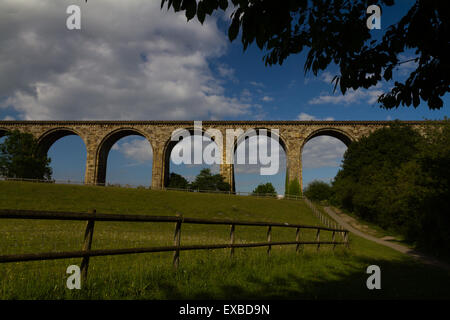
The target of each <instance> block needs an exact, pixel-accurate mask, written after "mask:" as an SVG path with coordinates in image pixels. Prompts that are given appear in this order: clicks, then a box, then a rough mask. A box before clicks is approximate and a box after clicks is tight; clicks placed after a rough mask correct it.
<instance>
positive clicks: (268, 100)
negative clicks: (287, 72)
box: [261, 96, 273, 102]
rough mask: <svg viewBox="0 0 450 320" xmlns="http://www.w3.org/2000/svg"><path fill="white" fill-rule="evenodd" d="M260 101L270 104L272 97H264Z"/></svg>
mask: <svg viewBox="0 0 450 320" xmlns="http://www.w3.org/2000/svg"><path fill="white" fill-rule="evenodd" d="M261 100H262V101H265V102H270V101H273V98H272V97H269V96H264V97H262V99H261Z"/></svg>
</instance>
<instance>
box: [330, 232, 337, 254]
mask: <svg viewBox="0 0 450 320" xmlns="http://www.w3.org/2000/svg"><path fill="white" fill-rule="evenodd" d="M335 233H336V231H334V230H333V235H332V237H331V241H332V242H333V250H334V248H335V247H336V243H335V241H334V239H335Z"/></svg>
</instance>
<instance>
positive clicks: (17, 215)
mask: <svg viewBox="0 0 450 320" xmlns="http://www.w3.org/2000/svg"><path fill="white" fill-rule="evenodd" d="M0 219H40V220H72V221H87V224H86V230H85V234H84V243H83V246H82V250H80V251H66V252H44V253H28V254H13V255H0V263H6V262H21V261H36V260H54V259H68V258H82V262H81V274H82V278H83V279H86V278H87V271H88V267H89V258H90V257H96V256H109V255H122V254H136V253H150V252H168V251H172V252H174V256H173V265H174V267H175V268H177V267H178V265H179V259H180V251H185V250H204V249H230V255H231V256H233V254H234V249H236V248H252V247H267V254H268V255H270V252H271V249H272V246H274V245H294V244H295V245H296V252H298V251H299V249H300V246H301V245H316V246H317V250H319V248H320V246H321V245H332V246H333V249H334V248H335V247H336V245H345V246H346V247H348V231H347V230H345V229H341V228H329V227H321V226H312V225H300V224H288V223H276V222H258V221H238V220H220V219H198V218H187V217H183V216H150V215H133V214H126V215H125V214H102V213H97V212H96V211H95V210H91V211H90V212H88V213H79V212H52V211H31V210H0ZM96 221H120V222H159V223H161V222H163V223H164V222H165V223H167V222H172V223H175V232H174V244H173V246H160V247H144V248H127V249H101V250H92V249H91V247H92V238H93V234H94V224H95V222H96ZM185 223H189V224H203V225H229V226H230V241H229V243H222V244H209V245H181V227H182V224H185ZM236 226H257V227H267V228H268V229H267V242H255V243H235V227H236ZM272 227H281V228H295V229H296V237H295V241H272ZM301 229H313V230H316V236H315V240H314V241H300V235H301ZM321 231H325V232H332V240H331V241H320V232H321ZM337 234H340V235H341V236H342V241H336V235H337Z"/></svg>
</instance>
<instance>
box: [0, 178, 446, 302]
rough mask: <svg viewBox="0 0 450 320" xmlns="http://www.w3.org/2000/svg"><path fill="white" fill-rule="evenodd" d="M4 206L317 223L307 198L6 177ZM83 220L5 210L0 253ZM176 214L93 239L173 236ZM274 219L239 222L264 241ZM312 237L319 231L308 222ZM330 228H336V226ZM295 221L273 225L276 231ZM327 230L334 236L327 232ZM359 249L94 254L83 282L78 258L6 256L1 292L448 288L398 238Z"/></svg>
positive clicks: (382, 294)
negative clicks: (76, 271) (175, 261)
mask: <svg viewBox="0 0 450 320" xmlns="http://www.w3.org/2000/svg"><path fill="white" fill-rule="evenodd" d="M0 208H17V209H35V210H39V209H41V210H43V209H45V210H55V211H57V210H62V211H64V210H67V211H87V210H88V209H90V208H96V209H97V211H98V212H102V213H139V214H152V215H174V214H177V213H181V214H183V215H185V216H189V217H202V218H230V219H241V220H262V221H276V222H290V223H303V224H318V221H317V220H316V219H315V218H314V216H313V215H312V214H311V212H310V211H309V210H308V208H307V207H306V206H305V204H304V203H303V202H300V201H284V200H275V199H254V198H249V197H236V196H228V195H211V194H192V193H183V192H162V191H161V192H158V191H149V190H134V189H122V188H113V187H111V188H105V187H82V186H64V185H51V184H49V185H45V184H33V183H15V182H0ZM84 225H85V224H84V223H81V222H59V221H30V220H28V221H23V220H0V254H8V253H9V254H13V253H19V252H36V251H49V250H78V249H80V247H81V243H82V237H83V232H84ZM173 227H174V225H173V224H143V223H142V224H140V223H139V224H137V223H106V222H104V223H97V224H96V226H95V233H94V243H93V248H95V249H98V248H124V247H133V246H136V247H138V246H149V245H162V244H171V240H172V237H173ZM265 233H266V229H265V228H255V227H253V228H250V227H238V228H236V237H237V240H236V241H237V242H239V241H241V242H244V241H246V242H250V241H261V240H262V241H264V240H265ZM303 236H304V238H305V239H313V236H314V235H313V234H311V233H307V232H305V233H304V234H303ZM228 237H229V227H225V226H188V225H186V226H183V230H182V244H188V243H220V242H227V241H228ZM328 237H329V236H328ZM294 238H295V230H284V229H283V230H282V229H280V228H274V230H273V236H272V239H273V240H274V241H277V240H292V239H294ZM321 239H324V240H326V239H327V236H326V235H325V234H324V235H321ZM350 239H351V250H350V251H346V250H344V249H337V250H335V252H333V251H332V250H331V249H329V248H325V247H323V248H321V250H320V252H319V253H317V252H316V249H315V248H311V247H306V248H305V249H304V250H303V253H302V254H298V255H297V254H295V249H294V247H292V246H288V247H282V248H281V247H274V248H273V249H272V255H271V257H270V258H268V257H267V255H266V251H265V250H266V249H265V248H258V249H237V250H236V253H235V258H234V259H233V260H231V259H230V258H229V252H228V251H227V250H216V251H197V252H182V253H181V260H180V268H179V269H178V271H174V270H173V269H172V268H171V257H172V254H170V253H161V254H140V255H126V256H117V257H98V258H92V259H91V264H90V269H89V281H88V283H87V284H86V285H85V286H83V289H82V290H80V291H70V290H68V289H66V288H65V281H66V278H67V275H66V274H65V270H66V268H67V266H68V265H70V264H78V265H79V263H80V261H79V259H68V260H59V261H45V262H26V263H14V264H3V265H0V298H3V299H11V298H19V299H22V298H28V299H35V298H40V299H48V298H84V299H85V298H96V299H110V298H115V299H117V298H119V299H122V298H129V299H141V298H145V299H174V298H178V299H182V298H215V299H216V298H219V299H220V298H222V299H229V298H250V299H251V298H283V299H296V298H313V299H314V298H427V297H435V298H449V297H450V289H449V288H450V275H449V274H448V272H445V271H442V270H439V269H435V268H432V267H428V266H423V265H421V264H418V263H416V262H414V261H413V260H411V259H410V258H408V257H407V256H404V255H402V254H400V253H397V252H395V251H393V250H391V249H389V248H385V247H382V246H379V245H376V244H373V243H371V242H369V241H366V240H364V239H360V238H358V237H354V236H353V237H351V238H350ZM371 264H377V265H379V266H380V267H381V271H382V290H379V291H369V290H368V289H367V288H366V285H365V282H366V279H367V277H368V275H367V274H366V273H365V270H366V268H367V266H369V265H371Z"/></svg>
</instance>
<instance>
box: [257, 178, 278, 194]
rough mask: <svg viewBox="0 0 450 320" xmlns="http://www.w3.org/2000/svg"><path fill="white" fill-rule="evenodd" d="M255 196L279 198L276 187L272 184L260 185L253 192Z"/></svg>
mask: <svg viewBox="0 0 450 320" xmlns="http://www.w3.org/2000/svg"><path fill="white" fill-rule="evenodd" d="M252 194H253V195H258V194H265V195H272V196H274V197H276V196H277V191H276V190H275V187H274V186H273V185H272V183H270V182H267V183H261V184H259V185H258V186H257V187H256V188H255V190H253V192H252Z"/></svg>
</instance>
